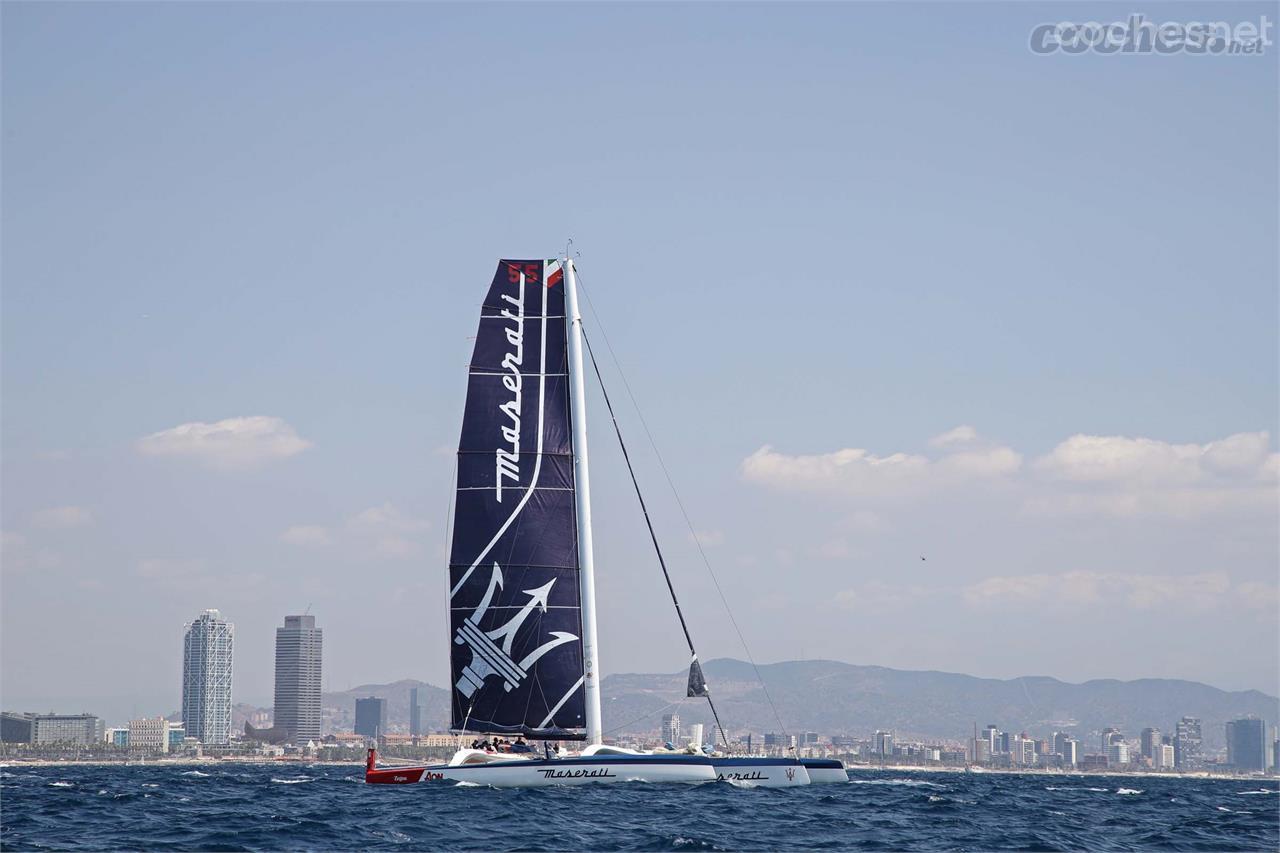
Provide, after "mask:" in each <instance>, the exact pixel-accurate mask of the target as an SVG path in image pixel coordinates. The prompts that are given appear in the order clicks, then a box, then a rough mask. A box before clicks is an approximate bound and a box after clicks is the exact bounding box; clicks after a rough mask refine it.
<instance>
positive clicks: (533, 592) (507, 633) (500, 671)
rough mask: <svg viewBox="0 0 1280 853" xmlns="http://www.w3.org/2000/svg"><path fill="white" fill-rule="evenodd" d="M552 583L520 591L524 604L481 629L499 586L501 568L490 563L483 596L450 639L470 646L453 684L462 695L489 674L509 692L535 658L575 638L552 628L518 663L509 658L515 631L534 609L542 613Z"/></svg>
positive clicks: (523, 676) (467, 694)
mask: <svg viewBox="0 0 1280 853" xmlns="http://www.w3.org/2000/svg"><path fill="white" fill-rule="evenodd" d="M555 583H556V582H555V579H554V578H552V579H551V580H550V581H548V582H547V583H546V584H544V585H542V586H540V587H538V588H537V589H526V590H522V591H523V592H524V594H525V595H527V596H529V600H528V601H527V602H525V604H524V606H523V607H521V608H520V610H519V611H518V612H517V613H516V614H515V615H513V616H512V617H511V618H510V619H509V620H507V623H506V624H505V625H502V626H500V627H498V628H495V629H494V630H492V631H486V632H481V631H480V628H479V623H480V620H481V619H483V618H484V616H485V614H486V613H487V612H488V610H489V605H490V604H492V603H493V596H494V593H495V592H496V591H497V590H498V589H501V588H502V569H501V567H500V566H499V565H498V564H497V563H494V564H493V574H492V575H490V577H489V586H488V588H487V589H486V590H485V594H484V598H482V599H481V600H480V604H479V606H477V607H476V609H475V610H474V611H472V613H471V615H470V616H468V617H467V618H466V619H464V620H463V623H462V625H461V626H460V627H459V628H458V631H457V634H456V636H455V637H454V639H453V641H454V642H455V643H457V644H458V645H467V646H470V647H471V663H470V664H468V665H467V666H465V667H463V670H462V677H461V678H459V679H458V683H457V685H456V686H457V689H458V691H459V692H460V693H462V695H464V696H471V695H472V694H473V693H474V692H475V691H476V690H478V689H479V688H480V687H481V686H482V685H483V684H484V681H485V679H487V678H488V677H489V676H491V675H497V676H499V677H501V678H502V681H503V687H504V689H506V690H507V692H510V691H511V690H513V689H514V688H516V687H518V686H519V685H520V683H521V682H523V681H524V679H525V676H527V675H528V674H529V667H531V666H533V664H535V663H536V662H537V661H538V659H539V658H541V657H542V656H543V655H545V654H546V653H547V652H549V651H551V650H552V649H554V648H555V647H556V646H561V645H564V644H565V643H568V642H572V641H573V640H576V639H578V638H577V637H576V636H575V635H573V634H569V633H566V632H564V631H552V632H551V639H549V640H547V642H545V643H543V644H542V645H540V646H538V647H537V648H536V649H533V650H532V651H531V652H529V653H528V654H527V655H525V657H524V659H523V660H521V661H520V663H518V664H517V663H516V662H515V661H514V660H512V658H511V649H512V645H513V644H514V642H515V638H516V634H517V633H518V632H519V631H520V628H521V627H522V626H523V625H524V622H525V620H526V619H528V618H529V616H530V615H531V614H532V613H533V612H534V611H535V610H541V611H542V612H543V613H545V612H546V610H547V601H548V599H549V598H550V597H551V588H552V587H553V586H555ZM499 640H501V641H502V644H501V645H498V641H499Z"/></svg>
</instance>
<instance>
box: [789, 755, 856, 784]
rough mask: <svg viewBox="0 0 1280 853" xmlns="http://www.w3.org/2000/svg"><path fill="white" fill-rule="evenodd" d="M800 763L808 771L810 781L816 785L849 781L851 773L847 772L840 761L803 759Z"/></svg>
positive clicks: (832, 759) (834, 759) (833, 759)
mask: <svg viewBox="0 0 1280 853" xmlns="http://www.w3.org/2000/svg"><path fill="white" fill-rule="evenodd" d="M800 763H801V764H803V765H804V768H805V770H807V771H808V773H809V781H810V782H812V783H813V784H815V785H824V784H828V783H832V782H848V781H849V773H848V771H846V770H845V768H844V763H843V762H842V761H840V760H839V759H836V758H801V759H800Z"/></svg>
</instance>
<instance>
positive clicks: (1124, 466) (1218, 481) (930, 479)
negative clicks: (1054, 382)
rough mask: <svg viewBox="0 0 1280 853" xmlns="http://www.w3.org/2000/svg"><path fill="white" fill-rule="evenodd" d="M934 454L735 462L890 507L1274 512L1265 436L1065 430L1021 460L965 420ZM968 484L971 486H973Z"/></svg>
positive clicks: (745, 469) (1277, 462)
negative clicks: (1195, 440)
mask: <svg viewBox="0 0 1280 853" xmlns="http://www.w3.org/2000/svg"><path fill="white" fill-rule="evenodd" d="M930 444H931V445H932V446H933V447H934V448H935V455H933V456H926V455H923V454H916V453H908V452H897V453H892V454H889V455H883V456H881V455H876V454H875V453H872V452H871V451H869V450H865V449H862V448H845V449H843V450H836V451H833V452H831V453H822V454H813V455H796V456H792V455H788V454H784V453H780V452H778V451H776V450H774V449H773V447H771V446H769V445H765V446H764V447H762V448H760V449H759V450H757V451H756V452H755V453H752V454H751V455H750V456H748V457H747V458H746V459H744V460H743V461H742V466H741V470H742V476H743V478H744V479H746V480H748V481H750V482H754V483H759V484H761V485H764V486H768V487H772V488H776V489H780V490H786V491H794V492H813V493H823V494H835V495H844V496H849V497H853V498H858V499H861V500H862V501H864V502H865V501H872V500H873V501H876V502H877V503H880V504H890V503H894V502H901V501H904V500H912V499H919V498H923V497H927V496H930V495H935V494H939V493H943V492H947V491H948V490H955V489H956V487H960V486H964V487H967V488H968V491H966V492H965V493H964V494H965V496H966V499H971V498H972V497H973V496H974V495H975V494H980V493H981V492H986V493H990V492H991V491H992V488H993V487H994V486H997V485H999V486H1000V488H1001V490H1002V492H1006V491H1007V492H1009V493H1011V494H1014V495H1016V496H1017V497H1018V499H1019V501H1020V502H1021V505H1022V508H1023V511H1024V512H1026V513H1028V514H1031V515H1042V516H1073V515H1085V514H1089V515H1109V516H1119V517H1131V516H1139V515H1156V516H1171V517H1175V518H1189V517H1194V516H1200V515H1207V514H1210V513H1219V512H1240V511H1249V512H1256V511H1258V510H1267V511H1270V512H1272V513H1274V512H1276V511H1277V510H1280V493H1278V492H1277V489H1276V486H1277V481H1278V480H1280V454H1277V453H1274V452H1272V451H1271V450H1270V446H1271V437H1270V435H1269V434H1268V433H1266V432H1249V433H1238V434H1236V435H1231V436H1228V437H1227V438H1224V439H1221V440H1219V441H1211V442H1209V443H1207V444H1172V443H1169V442H1165V441H1160V440H1157V439H1151V438H1141V437H1139V438H1129V437H1125V436H1095V435H1074V436H1072V437H1070V438H1068V439H1066V440H1065V441H1063V442H1061V443H1060V444H1058V445H1057V446H1056V447H1054V448H1053V450H1051V451H1050V452H1049V453H1047V454H1045V455H1044V456H1042V457H1040V458H1039V459H1036V460H1035V461H1034V463H1032V464H1031V465H1030V466H1024V465H1023V456H1022V454H1021V453H1019V452H1018V451H1016V450H1014V449H1012V448H1009V447H1004V446H1001V445H998V444H992V443H990V442H986V441H984V440H983V439H982V438H981V437H980V436H979V435H978V433H977V432H976V431H975V430H974V429H973V428H972V427H969V426H961V427H956V428H955V429H953V430H950V431H948V432H946V433H943V434H942V435H939V436H936V437H935V438H933V439H932V440H931V441H930ZM977 487H981V490H980V491H979V490H978V488H977Z"/></svg>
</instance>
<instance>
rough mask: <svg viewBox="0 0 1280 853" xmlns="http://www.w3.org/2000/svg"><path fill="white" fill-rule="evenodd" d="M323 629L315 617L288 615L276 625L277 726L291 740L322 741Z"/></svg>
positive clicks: (300, 741)
mask: <svg viewBox="0 0 1280 853" xmlns="http://www.w3.org/2000/svg"><path fill="white" fill-rule="evenodd" d="M323 641H324V631H323V630H321V629H320V628H317V627H316V617H314V616H286V617H284V627H283V628H276V699H275V728H277V729H281V730H283V731H284V733H285V735H284V737H285V740H286V742H288V743H294V744H298V745H302V744H305V743H306V742H307V741H318V740H320V683H321V682H320V666H321V652H322V647H323Z"/></svg>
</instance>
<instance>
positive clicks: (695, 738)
mask: <svg viewBox="0 0 1280 853" xmlns="http://www.w3.org/2000/svg"><path fill="white" fill-rule="evenodd" d="M689 745H690V746H692V747H693V748H694V749H702V723H694V724H693V725H691V726H689Z"/></svg>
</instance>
